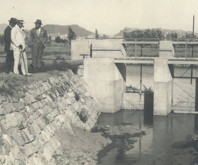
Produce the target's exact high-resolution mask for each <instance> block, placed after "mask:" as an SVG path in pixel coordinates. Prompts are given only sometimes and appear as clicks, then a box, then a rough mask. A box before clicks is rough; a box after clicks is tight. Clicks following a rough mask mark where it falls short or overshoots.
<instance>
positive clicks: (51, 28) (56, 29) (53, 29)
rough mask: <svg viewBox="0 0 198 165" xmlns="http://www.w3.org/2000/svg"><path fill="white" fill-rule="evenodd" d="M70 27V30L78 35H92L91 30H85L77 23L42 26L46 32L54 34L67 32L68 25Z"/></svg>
mask: <svg viewBox="0 0 198 165" xmlns="http://www.w3.org/2000/svg"><path fill="white" fill-rule="evenodd" d="M69 26H70V27H71V28H72V30H73V31H74V32H75V33H76V35H77V36H78V37H88V36H89V35H92V34H93V32H91V31H88V30H86V29H85V28H83V27H80V26H78V25H49V24H47V25H44V26H43V27H44V28H45V29H46V30H47V33H48V34H51V35H55V34H60V35H65V34H67V33H68V27H69Z"/></svg>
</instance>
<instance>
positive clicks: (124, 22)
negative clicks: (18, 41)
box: [0, 0, 198, 35]
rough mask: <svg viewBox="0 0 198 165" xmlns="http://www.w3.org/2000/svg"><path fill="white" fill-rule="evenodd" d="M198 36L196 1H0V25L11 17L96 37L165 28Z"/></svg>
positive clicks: (26, 22) (197, 0)
mask: <svg viewBox="0 0 198 165" xmlns="http://www.w3.org/2000/svg"><path fill="white" fill-rule="evenodd" d="M193 15H195V32H196V33H197V32H198V0H1V10H0V23H8V20H9V19H10V17H16V18H18V19H23V20H24V21H25V24H24V26H25V28H26V29H31V28H33V27H34V22H35V21H36V19H41V20H42V22H43V24H44V25H46V24H59V25H71V24H78V25H79V26H81V27H84V28H85V29H87V30H90V31H92V32H95V29H97V30H98V32H99V34H109V35H112V34H116V33H118V32H119V31H120V30H122V29H123V28H124V27H131V28H142V29H145V28H165V29H174V30H188V31H192V22H193V21H192V20H193Z"/></svg>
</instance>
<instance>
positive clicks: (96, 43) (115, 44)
mask: <svg viewBox="0 0 198 165" xmlns="http://www.w3.org/2000/svg"><path fill="white" fill-rule="evenodd" d="M91 44H92V47H93V49H94V48H97V49H118V50H120V51H93V52H92V55H93V57H100V58H102V57H104V58H115V57H124V56H126V51H125V49H124V47H123V45H122V41H121V40H119V39H103V40H99V39H98V40H96V39H84V40H72V42H71V59H72V60H80V59H82V58H83V57H82V56H80V54H88V55H90V45H91Z"/></svg>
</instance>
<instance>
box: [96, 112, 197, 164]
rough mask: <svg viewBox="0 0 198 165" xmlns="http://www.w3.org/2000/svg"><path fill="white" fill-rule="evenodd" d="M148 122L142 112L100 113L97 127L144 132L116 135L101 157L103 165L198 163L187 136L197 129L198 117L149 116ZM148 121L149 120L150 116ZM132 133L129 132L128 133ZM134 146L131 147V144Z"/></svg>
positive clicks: (177, 115) (186, 115)
mask: <svg viewBox="0 0 198 165" xmlns="http://www.w3.org/2000/svg"><path fill="white" fill-rule="evenodd" d="M149 118H150V120H149V121H150V122H145V116H144V112H143V111H129V110H120V111H119V112H117V113H115V114H105V113H103V114H101V116H100V117H99V119H98V123H97V124H98V127H101V128H102V127H107V126H108V127H114V126H117V127H118V128H119V127H120V126H124V127H126V126H127V127H131V129H132V130H138V129H139V130H142V131H145V134H144V135H141V136H137V137H134V138H133V140H131V141H130V140H129V139H128V138H126V137H123V138H122V137H120V138H114V140H113V145H114V147H112V148H111V149H110V150H108V151H107V152H106V154H104V155H103V156H101V157H100V161H99V164H100V165H131V164H134V165H179V164H180V165H194V164H196V163H198V161H197V158H198V153H197V152H196V148H194V147H196V146H193V145H191V144H190V142H188V139H189V138H190V137H191V136H192V135H193V134H195V133H196V132H198V116H196V115H192V114H170V115H168V116H167V117H160V116H154V117H153V118H152V117H151V116H150V117H149ZM147 121H148V119H147ZM129 133H130V132H129ZM128 146H131V147H128Z"/></svg>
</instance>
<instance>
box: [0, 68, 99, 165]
mask: <svg viewBox="0 0 198 165" xmlns="http://www.w3.org/2000/svg"><path fill="white" fill-rule="evenodd" d="M54 75H56V76H54ZM54 75H53V76H52V77H50V78H49V79H47V80H44V81H34V82H32V83H30V82H25V85H24V86H21V87H20V86H19V87H20V88H19V89H18V90H16V89H17V88H16V86H17V81H19V80H20V77H16V75H13V77H12V75H11V76H10V75H9V76H10V77H9V78H10V79H9V80H8V81H5V82H2V81H0V82H1V83H0V88H1V91H2V92H1V96H0V151H1V152H0V164H6V165H7V164H9V165H19V164H20V165H34V164H35V165H36V164H38V165H46V164H49V165H54V164H57V162H56V159H55V158H56V155H59V156H60V155H61V154H63V150H62V148H61V143H62V142H61V141H60V140H59V138H58V136H57V134H56V131H58V130H60V129H63V130H65V133H64V136H65V138H66V137H72V138H71V139H73V140H74V141H75V138H79V137H78V135H77V134H76V133H75V134H74V132H73V129H72V128H73V127H78V128H81V129H83V130H88V131H89V130H90V129H91V128H92V127H93V126H94V124H95V122H96V121H97V118H98V115H99V114H100V112H99V105H98V104H97V103H96V102H95V101H94V99H93V98H92V97H91V96H90V94H89V93H88V91H87V90H86V88H85V86H84V85H85V84H84V81H83V80H81V79H79V78H78V76H76V75H74V74H73V73H72V72H71V71H68V72H61V73H60V72H57V73H55V74H54ZM0 79H1V78H0ZM5 80H6V79H5ZM26 80H27V79H26ZM26 80H23V81H26ZM26 83H27V84H26ZM19 84H20V82H19V83H18V85H19ZM9 88H10V89H15V91H13V92H15V93H13V92H12V91H11V90H9ZM10 92H11V93H10ZM69 135H70V136H69ZM61 136H63V135H61ZM59 137H60V136H59ZM65 140H69V139H68V138H67V139H65ZM65 140H64V141H65ZM68 143H70V142H69V141H68ZM81 145H83V144H81ZM94 145H95V143H94ZM68 147H69V148H68ZM86 147H87V146H86ZM74 148H75V147H74ZM74 148H71V146H70V145H69V146H68V145H67V147H66V148H65V150H66V149H67V150H69V151H70V152H69V153H67V154H70V153H71V154H72V153H73V152H72V150H74ZM79 154H80V156H82V155H84V154H83V153H79V151H76V154H75V156H74V155H73V156H72V155H70V157H69V159H67V163H68V164H76V160H77V159H78V156H79ZM80 156H79V157H80ZM89 163H90V164H95V162H89ZM89 163H88V164H89ZM77 164H78V163H77Z"/></svg>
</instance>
